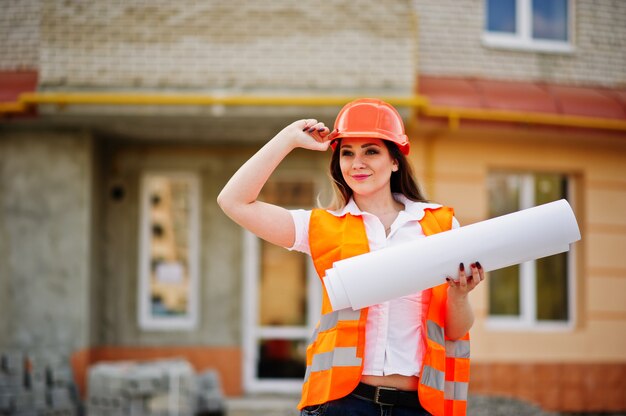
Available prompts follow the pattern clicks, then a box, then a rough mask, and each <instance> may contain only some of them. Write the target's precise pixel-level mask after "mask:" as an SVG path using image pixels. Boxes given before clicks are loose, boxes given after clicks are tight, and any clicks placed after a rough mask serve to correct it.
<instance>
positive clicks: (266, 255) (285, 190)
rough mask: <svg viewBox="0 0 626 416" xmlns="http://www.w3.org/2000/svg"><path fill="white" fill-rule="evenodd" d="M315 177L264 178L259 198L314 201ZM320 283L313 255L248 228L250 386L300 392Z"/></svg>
mask: <svg viewBox="0 0 626 416" xmlns="http://www.w3.org/2000/svg"><path fill="white" fill-rule="evenodd" d="M315 187H316V186H315V183H314V182H311V181H310V180H309V179H298V178H295V177H289V178H284V179H278V180H271V181H269V182H268V183H266V184H265V186H264V187H263V190H262V192H261V195H260V199H261V200H264V201H266V202H270V203H273V204H277V205H280V206H284V207H289V208H303V207H311V206H313V205H315ZM320 298H321V287H320V284H319V278H318V277H317V274H316V272H315V270H314V268H313V264H312V262H311V259H310V257H309V256H307V255H305V254H303V253H298V252H295V251H288V250H286V249H284V248H282V247H277V246H275V245H272V244H270V243H268V242H266V241H263V240H261V239H259V238H257V237H256V236H254V235H253V234H251V233H249V232H245V234H244V351H245V357H246V359H245V361H244V385H245V389H246V391H248V392H274V393H275V392H283V393H295V392H299V391H300V389H301V387H302V380H303V378H304V374H305V370H306V347H307V344H308V341H309V338H310V336H311V332H312V330H313V328H314V326H315V323H316V322H317V319H318V318H319V303H320V302H319V299H320Z"/></svg>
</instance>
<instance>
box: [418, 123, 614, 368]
mask: <svg viewBox="0 0 626 416" xmlns="http://www.w3.org/2000/svg"><path fill="white" fill-rule="evenodd" d="M419 136H420V138H419V139H417V140H414V141H417V142H418V144H417V146H415V147H414V148H415V149H416V150H417V151H416V154H415V156H414V161H415V163H416V167H417V171H418V173H419V175H420V177H422V178H423V182H424V184H425V186H426V191H427V194H428V196H429V197H430V198H431V199H433V200H436V201H438V202H441V203H445V204H448V205H451V206H453V207H455V209H456V214H457V216H458V218H459V220H460V222H461V223H462V224H468V223H472V222H476V221H480V220H483V219H486V218H487V210H488V207H487V188H486V177H487V173H488V172H489V170H490V169H492V168H507V169H515V170H517V169H519V170H528V171H557V172H563V173H567V174H569V175H571V177H572V178H573V179H574V181H575V190H576V192H575V193H576V194H575V196H574V200H573V201H571V202H572V205H573V208H574V210H575V213H576V215H577V219H578V222H579V225H580V228H581V232H582V240H581V241H580V242H578V243H576V244H575V246H574V247H575V253H576V288H575V290H576V292H577V295H576V298H577V300H576V305H575V314H576V317H575V327H574V328H573V329H572V330H562V331H550V332H546V331H535V332H529V331H515V330H509V331H501V330H498V331H497V330H494V329H489V328H487V327H486V321H485V318H486V315H487V312H488V311H487V302H488V298H487V285H483V286H482V287H479V289H477V291H476V292H474V293H473V294H472V296H471V298H472V304H473V306H474V310H475V311H476V315H477V322H476V324H475V325H474V328H473V329H472V355H473V357H474V358H475V360H476V361H475V362H478V363H480V362H491V361H509V362H511V361H512V362H526V361H530V362H547V361H551V362H555V361H557V362H577V361H583V362H611V361H618V362H626V302H624V300H625V297H624V293H626V266H624V263H623V262H624V253H626V218H625V217H624V212H626V210H625V208H626V141H624V137H619V136H613V137H608V138H607V137H605V138H603V137H601V136H598V135H597V134H594V133H591V132H580V131H579V132H573V133H572V132H567V133H541V132H540V131H530V132H528V133H516V132H515V131H511V130H509V131H507V130H501V131H500V132H498V131H497V130H495V131H494V130H491V131H489V130H483V131H481V130H474V131H472V130H466V131H463V132H457V133H454V132H447V131H441V132H440V133H437V132H434V131H431V132H421V133H419ZM429 166H430V167H431V168H430V169H431V171H429ZM429 178H433V179H431V180H429Z"/></svg>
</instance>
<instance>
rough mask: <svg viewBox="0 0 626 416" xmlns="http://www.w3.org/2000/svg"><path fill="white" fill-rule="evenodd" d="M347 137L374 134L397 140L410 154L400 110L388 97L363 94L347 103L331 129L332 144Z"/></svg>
mask: <svg viewBox="0 0 626 416" xmlns="http://www.w3.org/2000/svg"><path fill="white" fill-rule="evenodd" d="M344 137H373V138H376V139H382V140H389V141H390V142H393V143H395V144H396V145H397V146H398V148H399V149H400V151H401V152H402V153H404V154H405V155H408V154H409V138H408V137H407V135H406V134H405V133H404V123H402V117H400V114H399V113H398V111H397V110H396V109H395V108H393V107H392V106H391V104H388V103H386V102H384V101H381V100H377V99H374V98H361V99H358V100H354V101H352V102H349V103H348V104H346V105H345V106H344V107H343V108H342V109H341V111H340V112H339V114H338V115H337V119H336V120H335V128H334V130H333V131H332V132H331V133H330V135H329V138H330V139H331V144H330V145H331V147H332V148H333V150H335V147H337V140H338V139H341V138H344Z"/></svg>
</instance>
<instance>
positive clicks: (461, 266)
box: [459, 263, 465, 271]
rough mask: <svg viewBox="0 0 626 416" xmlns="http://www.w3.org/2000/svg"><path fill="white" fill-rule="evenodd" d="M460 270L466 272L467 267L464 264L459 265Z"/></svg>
mask: <svg viewBox="0 0 626 416" xmlns="http://www.w3.org/2000/svg"><path fill="white" fill-rule="evenodd" d="M459 270H460V271H464V270H465V266H464V265H463V263H461V264H459Z"/></svg>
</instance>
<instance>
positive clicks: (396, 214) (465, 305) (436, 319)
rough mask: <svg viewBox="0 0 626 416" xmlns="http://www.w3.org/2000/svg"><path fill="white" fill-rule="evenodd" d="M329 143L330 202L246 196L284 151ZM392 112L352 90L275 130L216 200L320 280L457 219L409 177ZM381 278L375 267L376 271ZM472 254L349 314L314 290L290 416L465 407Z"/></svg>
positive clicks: (446, 411)
mask: <svg viewBox="0 0 626 416" xmlns="http://www.w3.org/2000/svg"><path fill="white" fill-rule="evenodd" d="M298 147H301V148H304V149H310V150H317V151H325V150H327V149H328V148H329V147H332V148H333V155H332V160H331V165H330V171H331V176H332V178H333V181H334V186H335V188H336V189H335V190H336V196H335V202H334V204H333V206H332V207H331V209H327V210H323V209H314V210H312V211H305V210H292V211H289V210H287V209H284V208H282V207H279V206H275V205H271V204H268V203H265V202H261V201H257V197H258V195H259V192H260V191H261V188H262V187H263V185H264V184H265V182H266V181H267V179H268V178H269V176H270V175H271V174H272V172H273V171H274V170H275V169H276V167H277V166H278V165H279V163H280V162H281V161H282V160H283V158H284V157H285V156H286V155H287V154H289V152H291V151H292V150H293V149H295V148H298ZM409 147H410V145H409V142H408V138H407V136H406V135H405V133H404V126H403V124H402V119H401V117H400V115H399V114H398V112H397V111H396V110H395V109H394V108H393V107H392V106H391V105H389V104H387V103H385V102H383V101H379V100H375V99H360V100H356V101H353V102H351V103H349V104H347V105H346V106H345V107H344V108H343V109H342V110H341V112H340V113H339V115H338V116H337V120H336V121H335V129H334V130H333V132H332V133H331V132H330V131H329V129H328V128H327V127H326V126H325V125H324V124H323V123H321V122H318V121H317V120H312V119H310V120H298V121H296V122H294V123H292V124H290V125H289V126H287V127H285V128H284V129H283V130H282V131H281V132H280V133H278V134H277V135H276V136H275V137H274V138H273V139H272V140H270V141H269V142H268V143H267V144H266V145H265V146H263V148H261V149H260V150H259V151H258V152H257V153H256V154H255V155H254V156H253V157H252V158H251V159H250V160H248V161H247V162H246V163H245V164H244V165H243V166H242V167H241V168H240V169H239V170H238V171H237V172H236V173H235V175H234V176H233V177H232V178H231V179H230V181H229V182H228V183H227V184H226V186H225V187H224V189H223V190H222V192H221V193H220V195H219V196H218V203H219V205H220V206H221V208H222V209H223V210H224V212H225V213H226V214H227V215H228V216H229V217H231V218H232V219H233V220H234V221H235V222H237V223H238V224H240V225H241V226H242V227H244V228H246V229H248V230H249V231H251V232H253V233H254V234H256V235H257V236H259V237H260V238H263V239H265V240H267V241H269V242H270V243H274V244H277V245H280V246H282V247H286V248H289V249H295V250H298V251H302V252H306V253H309V254H310V255H311V256H312V258H313V262H314V264H315V267H316V270H317V271H318V274H319V275H320V277H323V276H324V271H325V270H327V269H328V268H330V267H331V266H332V263H333V262H335V261H337V260H341V259H343V258H347V257H351V256H353V255H358V254H362V253H365V252H368V251H370V250H378V249H380V248H383V247H389V246H393V245H396V244H400V243H403V242H406V241H410V240H413V239H417V238H423V237H424V236H427V235H431V234H434V233H437V232H441V231H446V230H449V229H450V228H455V227H458V223H457V221H456V219H454V217H453V211H452V209H451V208H447V207H442V206H441V205H437V204H429V203H427V202H426V201H425V199H424V197H423V196H422V195H421V193H420V191H419V188H418V186H417V184H416V181H415V180H414V178H413V174H412V171H411V167H410V164H409V163H408V161H407V159H406V155H408V153H409ZM381 278H384V276H381ZM483 279H484V274H483V270H482V267H481V266H480V263H478V262H476V263H472V264H471V265H470V270H469V273H466V271H465V267H464V265H463V264H461V265H460V266H459V274H458V279H456V280H453V279H452V278H448V279H447V281H448V283H447V284H444V285H440V286H438V287H435V288H433V289H429V290H425V291H422V292H420V293H415V294H412V295H409V296H404V297H401V298H398V299H393V300H391V301H389V302H385V303H383V304H379V305H374V306H371V307H369V308H364V309H362V310H359V311H352V310H351V309H344V310H341V311H333V310H332V307H331V306H330V302H329V300H328V296H327V294H326V291H325V290H324V296H323V304H322V317H321V319H320V322H319V324H318V326H317V328H316V332H315V335H314V337H313V339H314V341H313V342H312V343H311V344H310V345H309V347H308V349H307V372H306V375H305V380H304V385H303V391H302V400H301V402H300V404H299V406H298V407H299V408H300V409H301V411H302V413H301V414H302V415H381V414H384V415H396V416H402V415H428V414H434V415H454V416H458V415H465V412H466V403H467V386H468V385H467V383H468V381H469V336H468V334H467V333H468V331H469V329H470V327H471V326H472V324H473V321H474V316H473V313H472V309H471V307H470V304H469V301H468V296H467V295H468V293H469V292H470V291H471V290H473V289H474V288H475V287H476V286H477V285H478V284H479V283H480V282H481V281H482V280H483Z"/></svg>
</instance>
